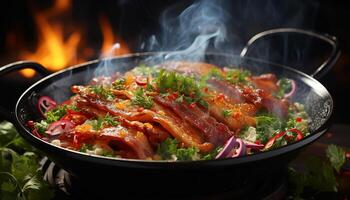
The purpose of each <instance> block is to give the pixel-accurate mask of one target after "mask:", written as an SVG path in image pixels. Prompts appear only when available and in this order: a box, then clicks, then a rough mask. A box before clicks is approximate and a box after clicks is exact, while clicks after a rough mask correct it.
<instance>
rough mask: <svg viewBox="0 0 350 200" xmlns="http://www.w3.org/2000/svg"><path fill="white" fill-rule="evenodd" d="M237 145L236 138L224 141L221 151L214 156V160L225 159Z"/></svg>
mask: <svg viewBox="0 0 350 200" xmlns="http://www.w3.org/2000/svg"><path fill="white" fill-rule="evenodd" d="M237 144H238V143H237V140H236V138H235V137H234V136H232V137H231V138H230V139H228V140H227V141H226V143H225V145H224V147H223V149H222V150H221V151H220V152H219V153H218V155H216V157H215V159H219V158H226V157H227V156H228V155H229V154H230V152H231V151H232V149H233V148H234V147H235V146H236V145H237Z"/></svg>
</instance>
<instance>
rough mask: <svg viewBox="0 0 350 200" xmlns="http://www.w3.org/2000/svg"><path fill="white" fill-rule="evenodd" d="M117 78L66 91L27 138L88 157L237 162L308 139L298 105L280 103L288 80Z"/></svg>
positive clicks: (161, 72) (198, 73) (183, 66)
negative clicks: (234, 159)
mask: <svg viewBox="0 0 350 200" xmlns="http://www.w3.org/2000/svg"><path fill="white" fill-rule="evenodd" d="M167 66H168V67H167ZM113 77H114V76H113ZM117 77H118V78H117V79H116V80H114V81H112V80H111V78H100V79H101V80H104V81H98V80H97V79H93V82H92V84H91V85H87V86H72V92H73V93H75V94H76V95H75V96H73V97H72V98H71V99H69V100H68V101H66V102H65V103H64V104H60V105H55V106H54V107H52V108H50V109H49V110H47V111H46V112H45V113H44V114H45V117H46V118H45V119H43V120H41V121H40V122H35V123H31V124H32V125H29V126H30V127H31V128H32V130H33V131H32V132H33V134H34V135H35V136H37V137H39V138H43V139H45V140H48V141H50V142H51V143H52V144H54V145H59V146H62V147H67V148H70V149H75V150H77V151H82V152H85V153H88V154H98V155H108V156H115V157H123V158H136V159H153V160H157V159H161V160H199V159H215V158H227V157H239V156H243V155H246V154H253V153H256V152H259V151H267V150H269V149H272V148H278V147H281V146H283V145H287V144H290V143H293V142H297V141H299V140H301V139H302V138H304V137H305V136H307V135H308V134H309V133H308V132H309V131H308V116H307V114H306V112H305V111H304V108H303V106H302V105H301V104H298V103H292V102H289V101H290V100H289V99H288V98H287V97H288V96H287V97H286V95H291V94H289V93H290V92H292V93H294V92H295V91H293V88H294V90H295V87H294V86H293V83H294V82H293V81H292V80H289V79H281V80H280V81H278V79H277V77H276V76H275V75H274V74H262V75H259V76H253V75H252V74H251V73H250V72H249V71H247V70H244V69H228V68H224V69H223V70H221V69H219V68H217V67H215V66H213V65H210V64H206V63H190V62H172V63H165V64H162V65H159V66H158V67H147V66H144V65H143V66H141V67H136V68H134V69H133V70H131V71H128V72H126V73H125V74H124V75H121V74H118V75H117ZM108 80H109V82H108ZM28 124H29V123H28Z"/></svg>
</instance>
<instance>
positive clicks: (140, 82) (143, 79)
mask: <svg viewBox="0 0 350 200" xmlns="http://www.w3.org/2000/svg"><path fill="white" fill-rule="evenodd" d="M135 82H136V84H137V85H139V86H145V85H147V83H148V77H143V76H137V77H136V79H135Z"/></svg>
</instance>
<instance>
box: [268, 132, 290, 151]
mask: <svg viewBox="0 0 350 200" xmlns="http://www.w3.org/2000/svg"><path fill="white" fill-rule="evenodd" d="M286 133H287V132H285V131H282V132H280V133H278V134H277V135H275V136H273V137H272V138H270V139H269V141H268V142H267V143H266V144H265V148H270V147H271V146H272V145H273V144H274V143H275V141H276V140H277V139H278V138H280V137H282V136H284V135H285V134H286Z"/></svg>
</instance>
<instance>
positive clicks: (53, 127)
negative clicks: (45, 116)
mask: <svg viewBox="0 0 350 200" xmlns="http://www.w3.org/2000/svg"><path fill="white" fill-rule="evenodd" d="M73 128H74V124H73V123H72V122H71V121H69V120H64V119H63V120H59V121H57V122H53V123H52V124H50V125H49V127H48V128H47V131H45V133H46V134H48V135H50V136H57V135H61V134H62V133H66V132H69V131H71V130H72V129H73Z"/></svg>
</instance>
